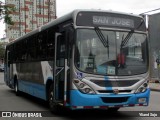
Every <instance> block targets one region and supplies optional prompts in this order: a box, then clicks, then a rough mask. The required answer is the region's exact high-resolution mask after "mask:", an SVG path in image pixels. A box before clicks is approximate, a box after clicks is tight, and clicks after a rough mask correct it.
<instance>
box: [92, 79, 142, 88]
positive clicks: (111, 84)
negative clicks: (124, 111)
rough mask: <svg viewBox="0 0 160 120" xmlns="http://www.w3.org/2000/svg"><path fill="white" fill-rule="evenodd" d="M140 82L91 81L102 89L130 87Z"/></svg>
mask: <svg viewBox="0 0 160 120" xmlns="http://www.w3.org/2000/svg"><path fill="white" fill-rule="evenodd" d="M138 81H139V80H119V81H105V80H103V81H102V80H91V82H93V83H95V84H97V85H99V86H101V87H128V86H132V85H134V84H135V83H137V82H138Z"/></svg>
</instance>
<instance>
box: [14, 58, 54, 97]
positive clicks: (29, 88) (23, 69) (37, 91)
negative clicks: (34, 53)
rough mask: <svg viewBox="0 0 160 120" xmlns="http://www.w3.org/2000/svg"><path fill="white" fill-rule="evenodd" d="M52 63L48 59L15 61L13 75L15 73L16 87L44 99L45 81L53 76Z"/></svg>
mask: <svg viewBox="0 0 160 120" xmlns="http://www.w3.org/2000/svg"><path fill="white" fill-rule="evenodd" d="M52 63H53V62H52ZM52 63H50V62H49V61H43V62H28V63H17V64H16V65H15V66H14V68H13V70H14V75H17V80H18V85H19V86H18V89H19V90H20V91H22V92H25V93H28V94H30V95H32V96H35V97H38V98H41V99H44V100H46V82H47V80H48V79H52V78H53V75H52V68H51V65H52Z"/></svg>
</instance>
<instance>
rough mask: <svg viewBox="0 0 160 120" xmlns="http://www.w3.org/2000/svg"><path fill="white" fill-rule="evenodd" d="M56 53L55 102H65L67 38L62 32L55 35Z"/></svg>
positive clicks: (54, 72) (54, 74)
mask: <svg viewBox="0 0 160 120" xmlns="http://www.w3.org/2000/svg"><path fill="white" fill-rule="evenodd" d="M55 37H56V39H55V55H54V57H55V58H54V61H55V62H54V71H53V76H54V89H53V90H54V96H53V97H54V98H53V99H54V102H56V103H59V104H60V103H62V104H63V103H64V101H65V99H66V98H65V97H66V96H65V95H64V93H65V91H66V87H65V86H66V85H65V84H66V71H67V59H65V52H66V51H65V38H64V37H63V35H62V34H61V33H56V35H55Z"/></svg>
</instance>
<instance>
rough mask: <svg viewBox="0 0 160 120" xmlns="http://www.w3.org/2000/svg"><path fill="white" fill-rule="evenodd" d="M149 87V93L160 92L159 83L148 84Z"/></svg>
mask: <svg viewBox="0 0 160 120" xmlns="http://www.w3.org/2000/svg"><path fill="white" fill-rule="evenodd" d="M149 87H150V89H151V91H158V92H160V83H149Z"/></svg>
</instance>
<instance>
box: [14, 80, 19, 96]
mask: <svg viewBox="0 0 160 120" xmlns="http://www.w3.org/2000/svg"><path fill="white" fill-rule="evenodd" d="M14 91H15V93H16V96H19V95H20V91H19V90H18V81H17V80H16V81H15V82H14Z"/></svg>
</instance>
